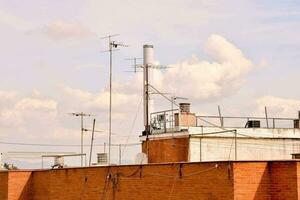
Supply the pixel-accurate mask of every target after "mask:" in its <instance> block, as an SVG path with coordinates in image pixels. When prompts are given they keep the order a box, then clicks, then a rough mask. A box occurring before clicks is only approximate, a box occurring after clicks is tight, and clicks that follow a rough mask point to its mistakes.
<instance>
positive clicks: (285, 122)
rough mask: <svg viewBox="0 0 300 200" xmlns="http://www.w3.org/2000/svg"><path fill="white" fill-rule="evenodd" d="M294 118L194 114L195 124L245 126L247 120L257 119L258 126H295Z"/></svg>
mask: <svg viewBox="0 0 300 200" xmlns="http://www.w3.org/2000/svg"><path fill="white" fill-rule="evenodd" d="M297 120H299V119H296V118H274V117H272V118H265V117H231V116H229V117H227V116H226V117H223V116H221V117H220V116H196V126H206V127H213V126H219V127H233V128H245V127H247V125H248V122H249V121H259V122H260V128H295V121H297Z"/></svg>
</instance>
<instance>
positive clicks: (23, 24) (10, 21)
mask: <svg viewBox="0 0 300 200" xmlns="http://www.w3.org/2000/svg"><path fill="white" fill-rule="evenodd" d="M0 24H5V25H7V26H10V27H13V28H15V29H17V30H21V31H28V30H30V29H31V28H32V25H31V24H30V23H29V22H28V21H26V20H24V19H23V18H21V17H18V16H15V15H12V14H9V13H7V12H5V11H3V10H0Z"/></svg>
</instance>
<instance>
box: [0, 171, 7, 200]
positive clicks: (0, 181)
mask: <svg viewBox="0 0 300 200" xmlns="http://www.w3.org/2000/svg"><path fill="white" fill-rule="evenodd" d="M7 193H8V173H7V172H0V199H1V200H2V199H7Z"/></svg>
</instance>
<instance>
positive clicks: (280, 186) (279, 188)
mask: <svg viewBox="0 0 300 200" xmlns="http://www.w3.org/2000/svg"><path fill="white" fill-rule="evenodd" d="M269 165H270V167H269V168H270V169H269V170H270V171H271V184H270V187H271V188H270V191H271V197H272V199H295V200H296V199H299V198H300V197H299V196H298V186H297V179H298V178H297V176H298V175H297V162H273V163H270V164H269Z"/></svg>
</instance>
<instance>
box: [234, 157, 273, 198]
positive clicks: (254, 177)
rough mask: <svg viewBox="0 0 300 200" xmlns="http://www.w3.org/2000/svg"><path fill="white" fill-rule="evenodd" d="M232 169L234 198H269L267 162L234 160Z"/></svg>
mask: <svg viewBox="0 0 300 200" xmlns="http://www.w3.org/2000/svg"><path fill="white" fill-rule="evenodd" d="M233 171H234V175H233V176H234V177H233V179H234V199H235V200H240V199H242V200H244V199H245V200H247V199H253V200H260V199H261V200H269V199H271V196H270V172H269V170H268V162H235V163H233Z"/></svg>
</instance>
